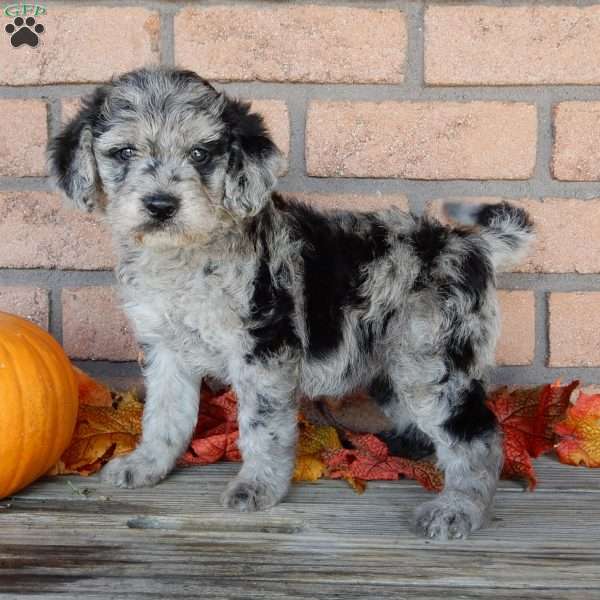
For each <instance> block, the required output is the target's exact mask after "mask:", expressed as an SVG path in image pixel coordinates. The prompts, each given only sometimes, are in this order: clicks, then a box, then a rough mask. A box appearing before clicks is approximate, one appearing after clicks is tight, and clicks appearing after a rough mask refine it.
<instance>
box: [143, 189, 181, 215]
mask: <svg viewBox="0 0 600 600" xmlns="http://www.w3.org/2000/svg"><path fill="white" fill-rule="evenodd" d="M142 202H143V204H144V208H145V209H146V210H147V211H148V212H149V213H150V215H151V216H152V218H154V219H156V220H158V221H166V220H167V219H170V218H171V217H172V216H173V215H174V214H175V212H176V211H177V209H178V208H179V198H176V197H175V196H172V195H171V194H151V195H150V196H145V197H144V198H143V200H142Z"/></svg>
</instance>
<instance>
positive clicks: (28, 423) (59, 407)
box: [0, 312, 79, 498]
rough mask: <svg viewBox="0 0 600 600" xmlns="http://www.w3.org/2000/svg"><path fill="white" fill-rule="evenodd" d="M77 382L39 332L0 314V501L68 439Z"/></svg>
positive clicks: (42, 467) (75, 406)
mask: <svg viewBox="0 0 600 600" xmlns="http://www.w3.org/2000/svg"><path fill="white" fill-rule="evenodd" d="M78 408H79V403H78V396H77V382H76V379H75V374H74V372H73V368H72V366H71V363H70V362H69V359H68V358H67V356H66V354H65V353H64V351H63V349H62V348H61V347H60V345H59V344H58V343H57V342H56V341H55V340H54V339H53V338H52V336H50V335H49V334H48V333H47V332H45V331H44V330H43V329H40V328H39V327H38V326H37V325H34V324H33V323H30V322H29V321H26V320H25V319H22V318H20V317H17V316H15V315H9V314H7V313H3V312H0V498H3V497H5V496H8V495H10V494H12V493H14V492H16V491H17V490H20V489H21V488H23V487H25V486H26V485H28V484H29V483H31V482H32V481H35V480H36V479H37V478H38V477H40V476H42V475H43V474H44V473H46V472H47V471H48V469H50V467H51V466H52V465H53V464H54V463H55V462H56V461H57V460H58V459H59V457H60V455H61V454H62V453H63V451H64V450H65V449H66V447H67V446H68V444H69V442H70V441H71V437H72V436H73V430H74V428H75V420H76V418H77V410H78Z"/></svg>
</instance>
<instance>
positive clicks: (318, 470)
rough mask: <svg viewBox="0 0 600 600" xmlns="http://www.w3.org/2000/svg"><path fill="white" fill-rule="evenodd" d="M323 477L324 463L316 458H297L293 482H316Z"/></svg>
mask: <svg viewBox="0 0 600 600" xmlns="http://www.w3.org/2000/svg"><path fill="white" fill-rule="evenodd" d="M323 475H325V463H324V462H323V460H322V459H321V458H319V457H318V456H313V455H311V454H307V455H305V456H297V457H296V464H295V466H294V481H316V480H317V479H321V477H323Z"/></svg>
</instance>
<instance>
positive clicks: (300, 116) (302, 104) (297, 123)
mask: <svg viewBox="0 0 600 600" xmlns="http://www.w3.org/2000/svg"><path fill="white" fill-rule="evenodd" d="M309 102H310V99H309V98H308V97H307V96H306V95H305V94H301V95H297V96H294V97H290V98H289V99H288V101H287V103H286V104H287V107H288V111H289V117H290V163H289V171H288V173H287V175H286V178H285V180H286V181H287V180H289V179H293V178H297V177H300V178H302V177H305V176H306V140H305V136H306V119H307V116H308V105H309Z"/></svg>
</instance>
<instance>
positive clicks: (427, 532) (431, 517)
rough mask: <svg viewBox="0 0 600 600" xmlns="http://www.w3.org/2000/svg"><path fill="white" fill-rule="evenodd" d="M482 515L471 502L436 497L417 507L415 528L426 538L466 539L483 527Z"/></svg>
mask: <svg viewBox="0 0 600 600" xmlns="http://www.w3.org/2000/svg"><path fill="white" fill-rule="evenodd" d="M481 517H482V516H481V513H480V512H479V511H478V510H477V509H476V508H474V507H473V506H470V503H469V502H467V503H466V504H464V505H461V504H459V503H456V502H449V501H448V499H445V498H436V499H435V500H431V501H430V502H425V503H424V504H422V505H421V506H419V507H418V508H417V510H416V511H415V517H414V524H413V529H414V531H415V532H416V533H417V534H418V535H420V536H421V537H425V538H434V539H438V540H454V539H465V538H467V537H469V534H470V533H471V532H472V531H475V530H476V529H479V527H481V523H482V518H481Z"/></svg>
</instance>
